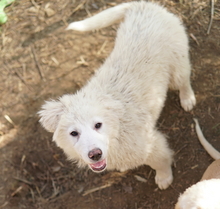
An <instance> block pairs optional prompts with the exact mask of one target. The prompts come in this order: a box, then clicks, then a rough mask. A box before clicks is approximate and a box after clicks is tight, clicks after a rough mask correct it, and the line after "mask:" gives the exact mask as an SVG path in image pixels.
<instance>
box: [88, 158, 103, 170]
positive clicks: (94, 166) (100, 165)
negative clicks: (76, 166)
mask: <svg viewBox="0 0 220 209" xmlns="http://www.w3.org/2000/svg"><path fill="white" fill-rule="evenodd" d="M89 167H90V168H91V169H92V170H93V171H95V172H101V171H104V170H105V168H106V160H105V159H104V160H102V161H99V162H97V163H92V164H89Z"/></svg>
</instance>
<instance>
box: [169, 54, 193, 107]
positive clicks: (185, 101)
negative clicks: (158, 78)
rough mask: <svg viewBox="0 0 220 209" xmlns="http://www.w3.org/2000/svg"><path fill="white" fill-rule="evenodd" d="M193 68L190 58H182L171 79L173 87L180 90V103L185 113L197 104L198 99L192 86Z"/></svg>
mask: <svg viewBox="0 0 220 209" xmlns="http://www.w3.org/2000/svg"><path fill="white" fill-rule="evenodd" d="M190 74H191V66H190V63H189V58H188V56H180V57H179V59H178V62H177V64H176V66H174V70H173V73H172V77H171V87H173V88H174V89H177V90H179V97H180V103H181V106H182V108H183V109H184V110H185V111H190V110H192V108H193V107H194V106H195V104H196V98H195V95H194V92H193V89H192V87H191V84H190Z"/></svg>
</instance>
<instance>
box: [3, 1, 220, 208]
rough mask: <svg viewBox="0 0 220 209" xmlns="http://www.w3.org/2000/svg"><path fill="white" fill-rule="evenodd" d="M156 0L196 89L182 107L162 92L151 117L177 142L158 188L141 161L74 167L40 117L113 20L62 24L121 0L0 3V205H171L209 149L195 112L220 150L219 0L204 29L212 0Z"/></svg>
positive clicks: (99, 48) (81, 70)
mask: <svg viewBox="0 0 220 209" xmlns="http://www.w3.org/2000/svg"><path fill="white" fill-rule="evenodd" d="M157 1H158V2H160V3H161V4H164V5H165V6H166V7H167V8H168V9H169V10H170V11H172V12H174V13H175V14H178V15H179V16H180V17H181V18H182V20H183V22H184V24H185V25H186V28H187V31H188V34H189V37H190V47H191V51H190V52H191V60H192V67H193V73H192V85H193V88H194V90H195V93H196V97H197V106H196V107H195V108H194V110H193V111H191V112H189V113H186V112H184V111H183V109H182V108H181V107H180V105H179V99H178V93H177V92H169V93H168V99H167V102H166V105H165V108H164V110H163V113H162V115H161V118H160V120H159V122H158V127H159V129H160V130H161V131H162V132H163V133H165V134H167V135H168V136H169V139H168V140H169V144H170V146H171V147H172V149H173V150H174V151H175V156H174V157H175V163H174V166H173V172H174V181H173V184H172V186H170V187H169V188H168V189H167V190H164V191H161V190H159V189H158V188H157V186H156V185H155V182H154V176H155V173H154V171H153V170H152V169H150V168H149V167H147V166H142V167H139V168H138V169H136V170H131V171H128V172H127V173H124V174H119V173H117V172H105V173H102V174H95V173H93V172H91V171H90V170H80V169H78V168H77V167H76V165H75V164H72V163H70V162H68V161H67V160H66V157H65V156H64V154H63V153H62V151H61V150H60V149H59V148H57V147H56V146H55V144H54V143H53V142H52V140H51V138H52V134H50V133H47V132H46V131H45V130H44V129H43V128H42V127H41V126H40V124H39V123H38V117H37V115H36V113H37V111H38V110H39V109H40V107H41V105H42V104H43V101H44V100H47V99H49V98H53V99H55V98H57V97H59V96H61V95H63V94H64V93H74V92H75V91H76V90H77V89H79V88H80V87H82V85H83V84H85V82H86V81H87V80H88V79H89V78H90V77H91V75H93V74H94V71H95V70H96V69H97V68H98V67H99V66H100V65H101V64H102V63H103V61H104V60H105V58H106V57H107V56H108V54H109V53H110V52H111V50H112V47H113V45H114V38H115V34H116V29H117V25H114V26H112V27H108V28H106V29H102V30H99V31H95V32H88V33H77V32H73V31H65V30H64V29H65V27H66V26H67V24H68V23H69V22H71V21H74V20H79V19H83V18H85V17H87V16H88V15H90V14H94V13H96V12H98V11H100V10H102V9H104V8H106V7H110V6H113V5H116V4H118V3H121V2H125V1H122V0H117V1H114V2H113V1H108V0H102V1H98V0H90V1H89V0H82V1H79V0H78V1H77V0H75V1H74V0H54V1H49V0H35V1H34V0H31V1H29V0H20V1H15V2H14V3H13V4H12V5H11V6H9V7H8V8H6V12H7V14H8V22H7V23H6V24H4V25H3V26H1V27H0V34H1V37H0V47H1V60H0V66H1V68H0V73H1V76H0V92H1V94H0V101H1V102H0V112H1V113H2V114H1V115H0V208H4V209H17V208H28V209H31V208H37V209H41V208H42V209H62V208H65V209H72V208H76V209H78V208H79V209H84V208H91V209H93V208H99V209H105V208H111V209H116V208H117V209H119V208H120V209H123V208H124V209H133V208H135V209H144V208H149V209H151V208H163V209H170V208H173V207H174V205H175V203H176V201H177V198H178V196H179V194H180V193H181V192H183V191H184V190H185V189H186V188H187V187H189V186H190V185H192V184H194V183H196V182H197V181H198V180H199V179H200V178H201V176H202V174H203V172H204V170H205V169H206V167H207V166H208V165H209V164H210V163H211V162H212V161H213V159H211V157H210V156H209V155H208V154H207V153H206V151H205V150H204V149H203V148H202V146H201V145H200V144H199V142H198V140H197V136H196V134H195V131H194V123H193V120H192V118H193V117H197V118H198V119H199V122H200V124H201V126H202V127H203V131H204V134H205V136H206V137H207V139H209V141H210V142H211V143H212V144H213V145H214V146H215V147H216V148H217V149H218V150H220V143H219V141H218V140H219V138H220V137H219V135H220V120H219V118H220V2H219V1H214V3H215V10H214V11H215V12H214V16H213V22H212V25H211V30H210V33H209V34H207V29H208V26H209V22H210V17H211V4H210V3H209V1H205V0H195V1H191V0H157ZM192 2H193V3H192ZM10 119H11V120H10ZM137 176H138V177H137ZM140 177H141V178H142V179H140ZM143 181H146V182H143ZM109 182H111V183H113V184H112V185H111V186H109V187H108V184H109ZM102 187H106V188H102ZM93 188H96V189H97V191H95V192H92V193H90V194H88V195H85V194H86V193H85V192H87V191H88V190H90V189H93Z"/></svg>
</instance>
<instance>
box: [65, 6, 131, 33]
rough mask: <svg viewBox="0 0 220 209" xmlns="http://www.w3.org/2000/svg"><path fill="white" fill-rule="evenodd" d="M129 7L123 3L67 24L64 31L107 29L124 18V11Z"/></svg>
mask: <svg viewBox="0 0 220 209" xmlns="http://www.w3.org/2000/svg"><path fill="white" fill-rule="evenodd" d="M131 5H132V3H123V4H120V5H117V6H115V7H112V8H109V9H106V10H104V11H102V12H100V13H98V14H96V15H94V16H93V17H90V18H87V19H85V20H81V21H78V22H72V23H70V24H69V26H68V27H67V29H66V30H77V31H90V30H95V29H100V28H104V27H107V26H109V25H111V24H113V23H114V22H116V21H118V20H121V19H122V18H124V16H125V13H126V10H127V9H128V8H130V7H131Z"/></svg>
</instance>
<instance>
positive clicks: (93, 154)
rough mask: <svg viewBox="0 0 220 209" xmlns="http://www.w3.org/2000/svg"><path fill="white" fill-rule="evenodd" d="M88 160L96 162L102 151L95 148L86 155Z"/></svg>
mask: <svg viewBox="0 0 220 209" xmlns="http://www.w3.org/2000/svg"><path fill="white" fill-rule="evenodd" d="M88 156H89V158H90V159H92V160H94V161H98V160H99V159H100V158H101V157H102V150H100V149H98V148H95V149H93V150H91V151H90V152H89V153H88Z"/></svg>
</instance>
